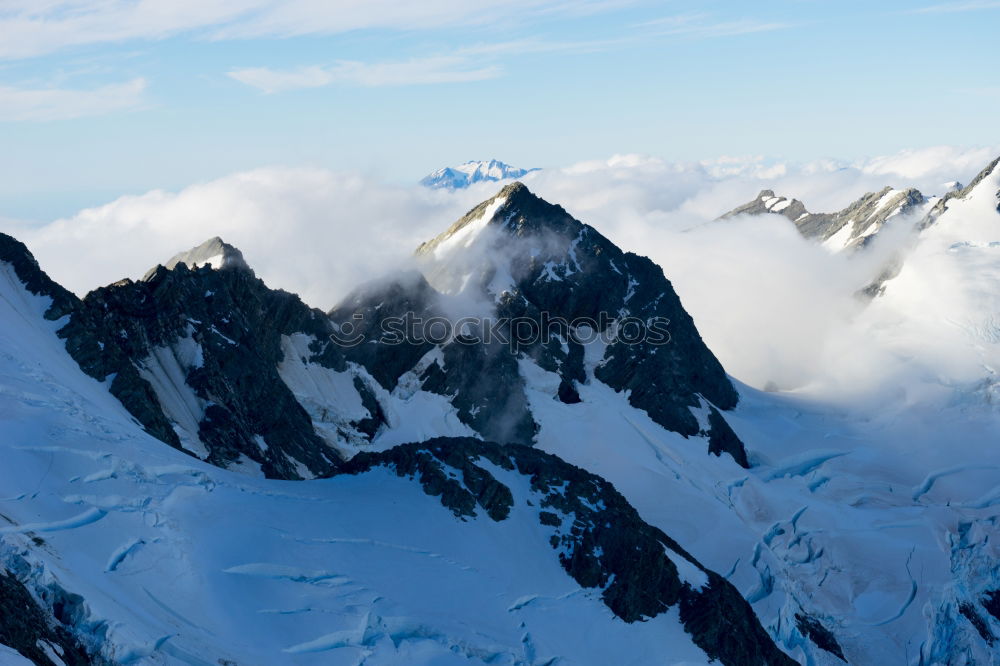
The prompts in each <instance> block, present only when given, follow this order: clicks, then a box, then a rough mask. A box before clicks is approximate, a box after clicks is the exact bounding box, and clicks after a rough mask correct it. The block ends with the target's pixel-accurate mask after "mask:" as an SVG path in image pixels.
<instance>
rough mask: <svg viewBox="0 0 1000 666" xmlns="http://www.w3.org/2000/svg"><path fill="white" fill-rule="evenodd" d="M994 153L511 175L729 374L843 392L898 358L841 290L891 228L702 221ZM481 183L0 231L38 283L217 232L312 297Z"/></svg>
mask: <svg viewBox="0 0 1000 666" xmlns="http://www.w3.org/2000/svg"><path fill="white" fill-rule="evenodd" d="M998 152H1000V148H993V149H989V148H983V149H971V150H960V149H955V148H931V149H926V150H921V151H907V152H903V153H900V154H897V155H892V156H885V157H878V158H874V159H870V160H866V161H864V162H859V163H855V164H846V163H840V162H836V161H819V162H813V163H808V164H790V163H781V162H772V161H767V160H763V159H759V158H722V159H718V160H712V161H706V162H700V163H671V162H666V161H663V160H660V159H656V158H650V157H645V156H635V155H625V156H617V157H614V158H612V159H609V160H601V161H593V162H584V163H579V164H576V165H572V166H570V167H567V168H564V169H551V170H545V171H540V172H535V173H532V174H529V175H528V176H527V177H526V178H525V179H524V180H525V182H526V183H527V184H528V185H529V187H530V188H531V189H532V190H533V191H535V192H536V193H537V194H539V195H540V196H542V197H544V198H546V199H548V200H549V201H553V202H557V203H560V204H562V205H563V206H564V207H566V208H567V210H569V211H570V213H572V214H573V215H574V216H576V217H577V218H579V219H581V220H582V221H584V222H587V223H589V224H591V225H593V226H595V227H596V228H597V229H598V230H599V231H601V232H602V233H604V234H605V235H607V236H608V237H609V238H611V240H613V241H614V242H616V243H617V244H619V245H620V246H622V247H623V248H625V249H627V250H632V251H635V252H638V253H640V254H645V255H648V256H650V257H651V258H652V259H654V260H655V261H656V262H657V263H659V264H660V265H661V266H662V267H663V269H664V272H665V273H666V275H667V277H668V278H670V279H671V280H672V281H673V283H674V285H675V287H676V289H677V291H678V293H679V294H680V296H681V298H682V300H683V302H684V304H685V307H686V308H687V309H688V310H689V312H690V313H691V314H692V316H693V317H694V318H695V321H696V322H697V324H698V327H699V330H700V331H701V333H702V335H703V337H704V338H705V340H706V341H707V342H708V344H709V346H710V347H711V348H712V349H713V351H715V352H716V354H717V355H718V356H719V357H720V359H721V360H722V362H723V364H724V365H725V366H726V368H727V370H728V371H729V372H730V373H731V374H733V375H734V376H735V377H737V378H738V379H740V380H742V381H744V382H747V383H749V384H751V385H754V386H757V387H764V386H768V385H771V386H778V387H781V388H783V389H796V388H797V389H803V388H806V389H810V390H814V391H822V392H825V393H826V394H827V395H833V394H842V395H848V394H850V395H856V394H857V393H858V392H859V391H862V390H863V389H865V388H866V387H867V388H868V389H870V390H872V391H876V390H882V389H884V387H885V386H886V383H887V382H888V383H889V384H891V383H892V380H891V379H890V377H889V375H890V374H891V373H892V372H896V371H897V370H898V369H899V363H898V362H897V360H898V359H896V357H897V356H898V354H897V352H898V350H897V349H896V348H895V347H893V346H892V345H890V344H882V343H881V342H879V343H876V342H875V341H876V340H880V339H883V338H884V336H881V337H880V336H879V335H877V334H876V333H877V331H878V330H879V329H880V327H884V326H885V325H886V320H885V319H872V315H871V314H870V312H868V311H865V310H863V308H862V307H861V305H860V303H859V302H858V301H857V300H856V299H855V298H854V296H853V294H854V292H855V291H856V290H857V289H858V288H859V287H861V286H863V285H864V284H866V283H867V281H868V280H870V279H871V278H872V277H873V276H874V274H875V273H876V272H877V271H878V269H879V267H880V266H881V262H882V261H883V260H884V259H885V257H886V256H887V255H888V254H889V253H890V252H892V251H894V250H895V249H896V245H897V244H898V241H900V240H901V239H892V238H891V237H888V238H887V240H886V241H884V243H885V247H882V248H878V247H876V248H875V252H874V253H871V254H869V255H868V256H867V257H866V258H865V257H862V258H849V257H842V256H834V255H831V254H829V253H828V252H826V251H825V250H823V249H822V248H820V247H818V246H816V245H814V244H811V243H808V242H806V241H805V240H803V239H802V238H801V237H800V236H799V235H798V233H797V232H796V231H795V230H794V228H793V227H792V226H791V225H790V224H789V223H788V222H787V221H786V220H784V219H783V218H777V217H775V218H753V219H742V220H732V221H726V222H714V221H713V220H714V219H715V218H716V217H717V216H718V215H720V214H722V213H724V212H726V211H727V210H729V209H731V208H733V207H735V206H736V205H738V204H741V203H744V202H746V201H748V200H750V199H752V198H753V197H755V196H756V194H757V192H758V191H759V190H761V189H765V188H766V189H773V190H775V191H776V192H777V193H779V194H783V195H786V196H794V197H798V198H800V199H802V200H803V201H804V202H805V204H806V206H807V207H808V208H810V210H813V211H817V212H823V211H832V210H837V209H839V208H841V207H843V206H845V205H846V204H848V203H850V202H851V201H853V200H855V199H856V198H857V197H859V196H861V195H862V194H864V193H865V192H869V191H874V190H878V189H881V188H882V187H884V186H885V185H893V186H896V187H906V186H917V187H919V188H921V189H922V190H923V191H924V192H925V193H926V194H928V195H930V194H934V193H941V192H943V191H944V189H945V185H944V184H945V183H948V182H949V181H954V180H962V181H964V182H968V180H969V179H971V178H972V177H973V176H974V175H975V174H976V173H977V172H978V171H979V169H980V168H982V166H984V165H985V164H986V163H987V162H988V161H989V159H990V158H991V157H993V156H995V153H998ZM497 187H498V186H497V185H495V184H489V183H482V184H477V185H475V186H473V187H472V188H470V189H468V190H462V191H458V192H447V191H441V190H434V191H431V190H426V189H424V188H420V187H417V186H412V187H410V186H390V185H386V184H384V183H381V182H378V181H376V180H373V179H371V178H367V177H364V176H361V175H358V174H351V173H338V172H331V171H326V170H318V169H279V168H273V169H260V170H256V171H250V172H245V173H240V174H235V175H232V176H229V177H226V178H222V179H219V180H215V181H212V182H208V183H202V184H197V185H192V186H190V187H188V188H185V189H183V190H181V191H179V192H175V193H174V192H164V191H153V192H149V193H147V194H144V195H140V196H128V197H122V198H120V199H118V200H116V201H113V202H111V203H109V204H107V205H105V206H101V207H98V208H92V209H87V210H83V211H80V212H79V213H78V214H76V215H74V216H72V217H71V218H67V219H63V220H57V221H55V222H52V223H50V224H47V225H44V226H42V227H39V228H35V229H30V230H25V229H15V230H13V231H14V233H17V234H18V235H19V236H20V237H21V238H22V239H23V240H24V241H25V242H27V243H28V245H29V247H31V249H32V250H33V251H34V252H35V253H36V256H37V257H38V259H39V261H40V262H41V263H42V266H43V267H44V268H45V269H46V270H47V271H49V273H50V274H51V275H52V277H53V278H55V279H56V280H58V281H60V282H62V283H63V284H65V285H67V286H68V287H70V288H71V289H73V290H75V291H77V292H78V293H83V292H85V291H87V290H89V289H91V288H94V287H96V286H99V285H101V284H106V283H110V282H112V281H114V280H117V279H120V278H122V277H124V276H129V277H132V278H137V277H140V276H141V275H142V274H143V273H144V272H145V271H146V270H147V269H149V268H150V267H152V266H153V265H155V264H156V263H158V262H162V261H165V260H166V259H167V258H169V257H170V256H171V255H173V254H174V253H176V252H178V251H180V250H184V249H188V248H189V247H192V246H194V245H197V244H199V243H200V242H202V241H203V240H205V239H206V238H208V237H210V236H214V235H219V236H221V237H222V238H223V239H225V240H226V241H228V242H230V243H233V244H234V245H236V246H238V247H240V249H241V250H243V252H244V254H245V256H246V258H247V260H248V261H249V262H250V264H251V265H252V266H253V267H254V269H255V270H256V271H257V273H258V275H260V276H261V277H262V278H263V279H264V280H265V281H267V282H268V283H269V284H270V285H271V286H273V287H280V288H284V289H288V290H290V291H295V292H298V293H300V294H301V295H302V296H303V298H304V299H305V300H306V301H307V302H308V303H310V304H311V305H314V306H317V307H321V308H324V309H325V308H328V307H330V306H332V305H334V304H335V303H336V302H337V301H338V300H339V299H341V298H342V297H343V296H345V295H346V294H347V292H348V291H349V290H350V289H351V288H352V287H354V286H356V285H357V284H358V283H360V282H363V281H365V280H369V279H373V278H377V277H379V276H381V275H383V274H385V273H387V272H390V271H393V270H395V269H398V268H401V267H404V266H408V265H409V261H410V256H411V253H412V251H413V249H414V248H415V247H416V246H417V245H418V244H419V243H420V242H422V241H425V240H428V239H429V238H431V237H433V236H435V235H436V234H438V233H439V232H440V231H442V230H444V229H445V228H447V226H448V225H449V224H450V223H451V222H453V221H454V220H455V219H457V218H458V217H459V216H461V215H462V214H463V213H464V212H465V211H466V210H468V209H470V208H471V207H473V206H474V205H475V204H476V203H478V202H479V201H481V200H483V199H486V198H488V197H489V196H492V194H494V193H495V191H496V189H497ZM887 316H889V315H887ZM891 316H893V317H897V318H898V316H899V315H898V313H896V314H893V315H891ZM890 318H891V317H890ZM894 359H896V360H894ZM935 367H937V366H935ZM944 367H947V366H944Z"/></svg>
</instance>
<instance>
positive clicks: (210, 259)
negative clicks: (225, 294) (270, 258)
mask: <svg viewBox="0 0 1000 666" xmlns="http://www.w3.org/2000/svg"><path fill="white" fill-rule="evenodd" d="M178 264H184V265H186V266H187V267H188V268H198V267H200V266H211V267H212V268H214V269H215V270H222V269H226V268H238V269H242V270H250V266H249V264H247V262H246V260H245V259H244V258H243V253H242V252H240V251H239V249H237V248H236V247H235V246H233V245H230V244H229V243H227V242H225V241H224V240H222V239H221V238H220V237H218V236H213V237H212V238H209V239H208V240H207V241H205V242H204V243H202V244H201V245H197V246H195V247H193V248H191V249H190V250H186V251H184V252H178V253H177V254H175V255H174V256H172V257H171V258H170V259H168V260H167V263H165V264H163V266H164V268H166V269H167V270H173V269H174V268H176V267H177V265H178ZM155 272H156V268H153V269H151V270H150V271H149V272H148V273H146V275H145V276H144V277H143V279H144V280H146V279H148V278H149V277H150V276H151V275H153V274H154V273H155Z"/></svg>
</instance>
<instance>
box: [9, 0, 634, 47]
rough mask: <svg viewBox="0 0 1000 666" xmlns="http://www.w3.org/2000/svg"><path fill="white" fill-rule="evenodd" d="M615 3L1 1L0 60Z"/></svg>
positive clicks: (423, 24)
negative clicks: (181, 38)
mask: <svg viewBox="0 0 1000 666" xmlns="http://www.w3.org/2000/svg"><path fill="white" fill-rule="evenodd" d="M619 6H621V3H619V2H609V1H608V0H577V2H572V3H567V2H565V1H564V0H477V1H476V2H469V1H468V0H427V1H426V2H407V3H400V2H398V0H144V1H143V2H135V1H134V0H103V1H102V2H96V3H82V2H80V0H45V1H44V2H39V1H37V0H4V2H3V3H2V4H0V59H16V58H27V57H33V56H40V55H45V54H48V53H52V52H55V51H59V50H62V49H65V48H69V47H74V46H82V45H88V44H107V43H122V42H129V41H137V40H146V41H150V40H159V39H165V38H167V37H171V36H176V35H179V34H193V35H196V36H198V37H202V38H208V39H218V40H221V39H234V38H236V39H242V38H253V37H293V36H298V35H330V34H339V33H344V32H349V31H352V30H361V29H390V30H414V29H433V28H441V27H453V26H463V25H488V24H491V23H496V22H499V21H512V20H517V21H523V20H525V17H529V18H530V17H531V16H541V15H550V14H553V13H563V14H579V13H581V12H583V11H611V10H613V9H615V8H618V7H619Z"/></svg>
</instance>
